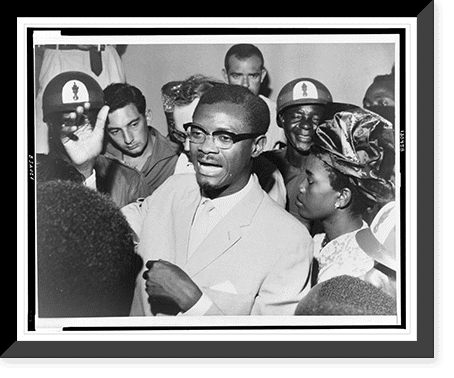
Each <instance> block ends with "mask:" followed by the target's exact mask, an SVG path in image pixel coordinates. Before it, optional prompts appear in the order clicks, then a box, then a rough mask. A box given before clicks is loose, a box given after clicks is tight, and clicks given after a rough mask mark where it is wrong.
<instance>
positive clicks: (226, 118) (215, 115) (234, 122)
mask: <svg viewBox="0 0 454 378" xmlns="http://www.w3.org/2000/svg"><path fill="white" fill-rule="evenodd" d="M244 112H245V110H244V108H243V107H242V106H241V105H240V104H232V103H230V102H219V103H216V104H199V105H198V106H197V107H196V109H195V112H194V117H193V120H194V122H197V123H201V124H202V125H203V126H221V127H222V126H224V127H225V126H227V125H228V126H231V127H237V126H238V127H241V128H243V127H244V126H243V125H244V123H245V114H244ZM207 121H209V122H213V123H215V124H214V125H204V122H207Z"/></svg>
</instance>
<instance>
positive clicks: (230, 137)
mask: <svg viewBox="0 0 454 378" xmlns="http://www.w3.org/2000/svg"><path fill="white" fill-rule="evenodd" d="M183 127H184V129H185V130H186V131H187V132H188V138H189V140H190V141H191V142H192V143H196V144H202V143H203V142H205V139H206V137H207V136H208V135H211V136H212V138H213V141H214V144H215V145H216V147H218V148H220V149H222V150H228V149H229V148H232V146H233V144H234V143H236V142H239V141H242V140H245V139H252V138H256V137H258V136H260V135H263V134H262V133H249V134H247V133H246V134H235V133H231V132H230V131H224V130H218V131H214V132H213V133H211V134H208V133H207V132H206V130H205V129H204V128H203V127H202V126H201V125H198V124H197V123H193V122H190V123H185V124H184V125H183Z"/></svg>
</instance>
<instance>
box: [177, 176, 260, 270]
mask: <svg viewBox="0 0 454 378" xmlns="http://www.w3.org/2000/svg"><path fill="white" fill-rule="evenodd" d="M262 199H263V190H262V188H261V187H260V185H259V183H258V181H257V179H256V178H255V177H254V185H253V187H252V188H251V190H250V191H249V193H248V194H246V196H245V197H244V198H243V199H242V200H241V201H240V202H239V203H237V204H236V205H235V206H234V207H233V208H232V210H230V211H229V213H228V214H227V215H226V216H225V217H224V218H223V219H222V220H221V221H220V222H219V223H218V224H217V225H216V227H214V228H213V230H212V231H211V232H210V233H209V234H208V236H207V237H206V239H205V240H204V241H203V242H202V244H200V246H199V247H198V248H197V249H196V250H195V251H194V253H193V255H192V256H191V258H190V259H189V260H188V261H187V263H186V265H185V266H184V269H183V270H184V271H185V272H186V273H187V274H188V275H189V276H190V277H193V276H194V275H196V274H197V273H199V272H200V271H201V270H203V269H204V268H205V267H207V266H208V265H209V264H211V263H212V262H213V261H215V260H216V259H217V258H218V257H219V256H221V255H222V254H223V253H225V252H226V251H227V250H228V249H229V248H230V247H231V246H232V245H234V244H235V243H236V242H237V241H238V240H239V239H241V237H242V234H243V230H244V227H247V226H249V224H250V223H251V221H252V219H253V217H254V214H255V212H256V211H257V208H258V206H259V205H260V203H261V202H262ZM194 211H195V209H194ZM186 249H187V243H186ZM180 266H181V265H180Z"/></svg>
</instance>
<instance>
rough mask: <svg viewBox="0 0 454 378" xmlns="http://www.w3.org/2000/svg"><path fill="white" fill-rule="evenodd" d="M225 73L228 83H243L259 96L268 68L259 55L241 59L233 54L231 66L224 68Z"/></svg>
mask: <svg viewBox="0 0 454 378" xmlns="http://www.w3.org/2000/svg"><path fill="white" fill-rule="evenodd" d="M223 74H224V79H225V80H226V81H227V83H229V84H236V85H241V86H243V87H245V88H247V89H249V90H250V91H251V92H252V93H254V94H255V95H256V96H258V94H259V92H260V85H261V84H262V82H263V80H264V79H265V76H266V70H265V69H264V68H263V62H262V60H261V59H260V58H259V57H258V56H251V57H250V58H247V59H241V60H240V59H238V58H237V57H235V56H231V57H230V58H229V66H228V68H224V69H223Z"/></svg>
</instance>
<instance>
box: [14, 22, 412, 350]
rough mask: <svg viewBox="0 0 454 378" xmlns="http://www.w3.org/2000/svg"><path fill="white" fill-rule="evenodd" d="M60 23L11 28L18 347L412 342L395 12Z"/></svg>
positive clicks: (403, 75)
mask: <svg viewBox="0 0 454 378" xmlns="http://www.w3.org/2000/svg"><path fill="white" fill-rule="evenodd" d="M63 21H64V20H62V22H60V23H59V22H55V20H52V22H49V24H46V23H43V24H39V25H33V23H31V25H30V27H29V28H28V29H27V32H26V48H25V57H24V58H25V62H26V63H25V64H26V75H25V78H24V79H25V80H24V83H23V84H24V87H25V88H26V94H25V97H26V99H27V107H26V110H27V119H26V123H25V126H24V132H25V134H26V140H27V145H26V154H27V157H28V159H27V160H28V162H27V163H28V172H27V177H26V182H27V191H26V196H27V199H28V202H27V204H26V209H27V216H28V218H27V224H28V229H27V238H26V240H25V242H24V248H25V249H26V251H25V252H24V253H23V254H20V253H19V254H18V264H23V267H24V269H23V270H24V277H23V280H22V283H21V284H19V287H18V292H21V291H22V293H23V297H22V298H21V300H20V303H19V304H18V311H19V312H21V311H22V312H23V314H22V315H21V316H19V315H20V314H18V319H19V323H21V324H22V327H23V328H24V330H23V334H24V337H25V341H29V340H30V341H33V340H37V341H50V342H52V341H57V342H60V341H89V342H90V341H102V342H104V341H105V342H115V341H124V342H129V341H147V342H148V341H151V342H156V343H159V342H167V341H206V342H211V341H240V342H243V341H244V342H248V341H253V342H260V341H262V342H263V341H304V342H312V341H339V342H341V341H358V342H370V341H377V342H380V341H383V342H391V341H401V342H407V341H413V340H415V337H416V332H415V331H416V330H415V327H414V325H415V324H416V319H417V316H416V315H417V311H416V308H417V307H416V306H417V300H416V299H417V295H418V291H417V290H416V289H417V279H418V276H417V274H416V272H417V265H416V264H417V259H416V241H417V235H416V233H415V224H416V217H415V215H414V214H415V212H414V210H415V205H416V196H415V189H416V176H415V174H414V168H415V167H414V164H413V163H414V162H415V160H416V156H417V155H416V152H417V151H416V128H415V126H414V125H415V124H416V115H417V109H416V106H415V99H416V92H415V91H414V90H413V88H414V87H413V82H414V80H415V78H416V70H415V66H416V48H415V47H416V46H415V38H413V36H414V34H415V32H416V22H415V21H416V19H413V18H410V19H409V20H406V21H408V22H400V20H399V19H393V18H383V19H377V20H375V21H376V22H371V23H369V24H366V23H363V22H358V24H352V23H348V22H347V21H345V22H337V23H330V22H329V21H330V20H326V19H325V20H317V19H316V18H315V19H310V18H308V19H306V20H305V24H304V25H302V24H292V23H288V24H286V23H284V24H282V23H276V24H273V23H272V22H271V23H267V24H254V22H252V23H251V24H250V25H247V24H243V23H241V24H240V25H238V26H237V25H235V24H233V26H229V25H218V26H214V24H213V23H214V22H216V20H215V19H211V20H210V21H208V20H207V23H206V24H203V22H202V23H200V22H199V23H197V24H194V23H191V22H187V23H185V22H179V23H178V26H176V25H173V26H172V24H168V23H167V24H164V23H163V22H164V21H162V22H161V23H160V22H159V19H155V21H156V23H155V24H153V25H152V26H151V25H147V24H146V23H145V24H144V23H137V24H135V23H134V22H131V20H129V21H130V22H129V23H127V22H125V23H123V24H122V23H118V24H109V23H106V22H105V21H104V22H103V21H101V22H100V23H99V24H98V23H96V21H94V20H91V19H87V20H85V19H84V20H81V23H80V24H78V23H77V22H75V23H67V24H65V22H63ZM21 285H22V286H21ZM202 348H203V347H202ZM162 353H164V349H163V350H162Z"/></svg>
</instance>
